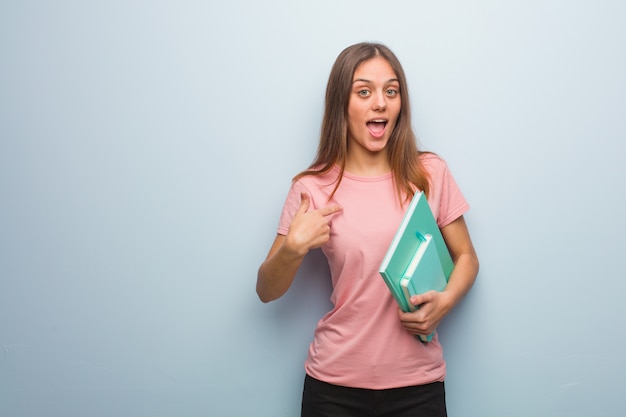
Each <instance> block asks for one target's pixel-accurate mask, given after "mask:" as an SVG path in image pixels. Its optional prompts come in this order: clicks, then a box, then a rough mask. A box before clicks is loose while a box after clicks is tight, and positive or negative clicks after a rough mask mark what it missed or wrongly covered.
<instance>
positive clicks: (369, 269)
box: [257, 43, 478, 417]
mask: <svg viewBox="0 0 626 417" xmlns="http://www.w3.org/2000/svg"><path fill="white" fill-rule="evenodd" d="M416 190H421V191H424V192H425V194H426V195H427V197H428V202H429V204H430V207H431V210H432V212H433V214H434V216H435V218H436V219H437V223H438V225H439V227H440V229H441V232H442V234H443V237H444V239H445V241H446V244H447V246H448V248H449V250H450V253H451V254H452V258H453V260H454V263H455V267H454V271H453V272H452V275H451V276H450V279H449V282H448V285H447V287H446V289H445V290H444V291H443V292H434V291H431V292H428V293H425V294H422V295H419V296H414V297H412V299H411V302H412V303H413V304H414V305H416V306H417V305H419V306H420V308H419V309H418V310H417V311H415V312H411V313H403V312H402V311H400V309H399V308H398V306H397V304H396V303H395V301H394V299H393V297H392V295H391V293H390V292H389V290H388V289H387V287H386V286H385V283H384V281H383V280H382V278H381V276H380V275H379V273H378V267H379V266H380V263H381V262H382V259H383V257H384V255H385V252H386V250H387V247H388V246H389V243H390V242H391V240H392V238H393V235H394V233H395V231H396V228H397V227H398V225H399V224H400V221H401V219H402V216H403V214H404V211H405V210H406V208H407V206H408V203H409V201H410V199H411V197H412V196H413V194H414V193H415V191H416ZM468 208H469V206H468V204H467V202H466V201H465V199H464V197H463V195H462V194H461V192H460V190H459V189H458V187H457V185H456V183H455V181H454V179H453V177H452V175H451V174H450V171H449V170H448V167H447V165H446V164H445V162H444V161H443V160H442V159H440V158H439V157H437V156H436V155H434V154H431V153H425V152H420V151H418V149H417V145H416V140H415V135H414V133H413V131H412V126H411V112H410V106H409V97H408V92H407V83H406V77H405V75H404V71H403V69H402V67H401V65H400V63H399V61H398V59H397V58H396V56H395V55H394V54H393V53H392V52H391V51H390V50H389V49H388V48H387V47H385V46H384V45H380V44H374V43H360V44H356V45H352V46H350V47H348V48H346V49H345V50H344V51H343V52H341V54H340V55H339V56H338V57H337V60H336V61H335V64H334V65H333V68H332V71H331V74H330V77H329V80H328V85H327V90H326V101H325V111H324V118H323V122H322V129H321V137H320V144H319V148H318V152H317V156H316V158H315V161H314V162H313V164H312V165H311V166H310V167H309V168H308V169H307V170H305V171H303V172H302V173H300V174H298V175H297V176H296V177H295V179H294V181H293V184H292V187H291V189H290V191H289V193H288V196H287V199H286V202H285V205H284V208H283V212H282V215H281V218H280V223H279V227H278V234H277V236H276V238H275V240H274V243H273V245H272V247H271V249H270V251H269V254H268V256H267V259H266V260H265V261H264V262H263V264H262V265H261V266H260V268H259V272H258V279H257V293H258V295H259V298H260V299H261V300H262V301H263V302H269V301H272V300H275V299H277V298H279V297H281V296H282V295H283V294H284V293H285V292H286V291H287V290H288V288H289V287H290V285H291V283H292V281H293V279H294V276H295V275H296V272H297V271H298V268H299V266H300V264H301V262H302V260H303V258H304V257H305V255H306V254H307V252H308V251H309V250H311V249H313V248H318V247H321V249H322V251H323V252H324V254H325V255H326V257H327V258H328V263H329V266H330V272H331V277H332V283H333V292H332V295H331V301H332V303H333V306H334V307H333V308H332V310H331V311H330V312H328V314H326V315H325V316H324V317H323V318H322V319H321V320H320V321H319V323H318V325H317V328H316V330H315V335H314V340H313V342H312V343H311V346H310V348H309V354H308V357H307V359H306V363H305V370H306V377H305V383H304V392H303V399H302V416H303V417H313V416H359V417H362V416H366V415H367V416H370V415H371V416H394V417H401V416H422V415H423V416H428V417H437V416H445V415H446V406H445V391H444V383H443V381H444V378H445V373H446V367H445V362H444V359H443V351H442V348H441V345H440V343H439V340H438V338H437V336H436V335H435V337H434V338H433V340H432V341H431V342H428V343H424V342H421V341H420V340H419V338H418V337H416V336H417V335H428V334H430V333H432V332H433V331H435V329H436V327H437V325H438V324H439V323H440V322H441V320H442V319H443V318H444V317H445V316H446V314H448V313H449V312H450V310H452V308H453V307H454V306H455V305H456V304H457V303H458V302H459V301H460V300H461V298H462V297H463V296H464V295H465V294H466V293H467V291H468V290H469V289H470V287H471V286H472V284H473V283H474V280H475V278H476V274H477V272H478V259H477V256H476V253H475V251H474V247H473V245H472V242H471V239H470V236H469V233H468V230H467V227H466V224H465V221H464V220H463V214H464V213H465V212H466V211H467V210H468Z"/></svg>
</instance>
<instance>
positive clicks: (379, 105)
mask: <svg viewBox="0 0 626 417" xmlns="http://www.w3.org/2000/svg"><path fill="white" fill-rule="evenodd" d="M372 108H373V110H376V111H383V110H385V109H386V108H387V97H385V94H383V93H380V94H376V96H375V97H374V102H373V105H372Z"/></svg>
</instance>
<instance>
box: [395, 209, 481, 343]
mask: <svg viewBox="0 0 626 417" xmlns="http://www.w3.org/2000/svg"><path fill="white" fill-rule="evenodd" d="M441 234H442V235H443V238H444V240H445V241H446V245H447V246H448V249H449V251H450V255H451V256H452V260H453V261H454V270H453V271H452V274H451V275H450V279H449V280H448V285H447V286H446V288H445V290H443V291H442V292H436V291H428V292H426V293H424V294H420V295H415V296H413V297H411V303H412V304H413V305H416V306H418V305H419V306H420V308H419V309H418V310H417V311H414V312H411V313H404V312H402V311H400V320H401V321H402V324H403V325H404V327H405V328H406V329H407V330H408V331H409V332H410V333H412V334H419V335H424V336H426V335H429V334H431V333H432V332H433V331H435V329H436V328H437V326H438V325H439V323H440V322H441V320H442V319H443V318H444V317H445V316H446V315H447V314H448V313H449V312H450V311H451V310H452V309H453V308H454V306H456V305H457V304H458V303H459V301H461V299H462V298H463V297H464V296H465V294H467V292H468V291H469V290H470V288H472V285H473V284H474V281H475V280H476V275H477V274H478V257H477V256H476V251H475V250H474V245H473V244H472V239H471V238H470V234H469V231H468V230H467V225H466V224H465V219H464V218H463V216H461V217H459V218H458V219H456V220H455V221H453V222H452V223H450V224H449V225H447V226H445V227H443V228H442V229H441Z"/></svg>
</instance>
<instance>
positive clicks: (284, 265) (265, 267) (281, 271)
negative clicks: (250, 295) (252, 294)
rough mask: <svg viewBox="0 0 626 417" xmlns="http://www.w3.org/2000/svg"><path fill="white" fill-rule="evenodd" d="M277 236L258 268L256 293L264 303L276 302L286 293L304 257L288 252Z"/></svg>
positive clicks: (282, 241)
mask: <svg viewBox="0 0 626 417" xmlns="http://www.w3.org/2000/svg"><path fill="white" fill-rule="evenodd" d="M284 240H285V239H284V236H278V237H277V239H276V241H275V243H274V246H273V247H272V250H271V251H270V254H269V255H268V257H267V259H266V260H265V261H264V262H263V263H262V264H261V266H260V267H259V271H258V274H257V284H256V292H257V294H258V296H259V298H260V299H261V301H263V302H264V303H267V302H270V301H273V300H276V299H277V298H280V297H281V296H282V295H283V294H285V293H286V292H287V290H288V289H289V287H290V286H291V283H292V282H293V279H294V277H295V276H296V273H297V272H298V268H299V267H300V265H301V264H302V260H303V259H304V255H301V254H298V253H296V252H293V251H290V250H289V249H288V248H286V247H285V245H284Z"/></svg>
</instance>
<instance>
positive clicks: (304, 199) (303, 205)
mask: <svg viewBox="0 0 626 417" xmlns="http://www.w3.org/2000/svg"><path fill="white" fill-rule="evenodd" d="M310 206H311V198H310V197H309V195H308V194H307V193H300V208H299V209H298V212H300V213H306V211H307V210H308V209H309V207H310Z"/></svg>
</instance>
